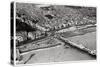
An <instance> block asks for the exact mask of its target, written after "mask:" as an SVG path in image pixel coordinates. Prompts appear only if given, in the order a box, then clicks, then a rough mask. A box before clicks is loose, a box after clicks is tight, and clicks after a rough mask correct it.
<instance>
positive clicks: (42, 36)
mask: <svg viewBox="0 0 100 67" xmlns="http://www.w3.org/2000/svg"><path fill="white" fill-rule="evenodd" d="M39 58H40V59H39ZM57 58H58V59H57ZM59 58H60V59H59ZM61 58H62V59H61ZM95 59H96V8H95V7H80V6H67V5H41V4H30V3H16V63H17V64H28V63H31V64H32V63H41V62H44V63H45V62H59V61H60V62H62V61H77V60H95Z"/></svg>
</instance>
